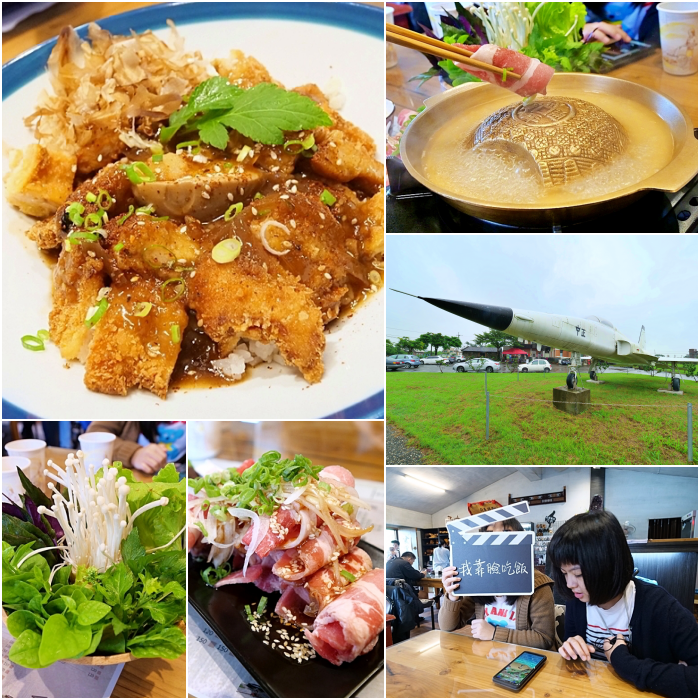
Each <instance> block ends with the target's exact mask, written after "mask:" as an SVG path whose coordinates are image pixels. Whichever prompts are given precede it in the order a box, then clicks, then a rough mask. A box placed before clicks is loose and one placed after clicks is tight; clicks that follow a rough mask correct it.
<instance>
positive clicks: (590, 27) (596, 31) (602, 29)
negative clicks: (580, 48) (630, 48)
mask: <svg viewBox="0 0 700 700" xmlns="http://www.w3.org/2000/svg"><path fill="white" fill-rule="evenodd" d="M583 40H584V41H600V42H601V43H603V44H606V45H607V44H614V43H615V42H616V41H624V42H625V43H629V42H630V41H632V39H631V37H630V36H629V34H627V32H626V31H625V30H624V29H623V28H622V27H621V26H619V25H618V24H608V23H607V22H588V23H587V24H584V25H583Z"/></svg>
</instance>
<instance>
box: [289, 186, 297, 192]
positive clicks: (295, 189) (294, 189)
mask: <svg viewBox="0 0 700 700" xmlns="http://www.w3.org/2000/svg"><path fill="white" fill-rule="evenodd" d="M289 191H290V192H291V193H292V194H296V193H297V186H296V185H294V187H292V189H291V190H289Z"/></svg>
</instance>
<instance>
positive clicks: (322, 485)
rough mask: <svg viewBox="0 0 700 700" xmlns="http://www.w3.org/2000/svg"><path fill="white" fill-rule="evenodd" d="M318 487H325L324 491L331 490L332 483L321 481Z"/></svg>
mask: <svg viewBox="0 0 700 700" xmlns="http://www.w3.org/2000/svg"><path fill="white" fill-rule="evenodd" d="M318 487H319V488H320V489H323V490H324V491H330V490H331V485H330V484H328V483H326V482H325V481H319V482H318Z"/></svg>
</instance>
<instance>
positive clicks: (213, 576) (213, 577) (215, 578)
mask: <svg viewBox="0 0 700 700" xmlns="http://www.w3.org/2000/svg"><path fill="white" fill-rule="evenodd" d="M197 524H198V525H199V524H200V523H197ZM205 536H206V532H205ZM230 573H231V565H230V564H229V562H226V563H224V564H222V565H221V566H217V567H216V568H214V567H213V566H209V567H207V568H206V569H204V571H202V580H203V581H204V583H206V584H207V585H209V586H213V585H214V584H215V583H218V582H219V581H221V579H222V578H225V577H226V576H228V575H229V574H230Z"/></svg>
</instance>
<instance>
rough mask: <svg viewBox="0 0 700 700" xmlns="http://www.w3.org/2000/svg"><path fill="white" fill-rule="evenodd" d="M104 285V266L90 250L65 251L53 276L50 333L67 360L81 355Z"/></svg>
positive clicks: (73, 247)
mask: <svg viewBox="0 0 700 700" xmlns="http://www.w3.org/2000/svg"><path fill="white" fill-rule="evenodd" d="M104 285H105V274H104V263H103V261H102V260H101V259H99V258H97V257H91V256H90V255H88V248H87V247H83V246H80V245H78V246H71V249H70V250H67V249H65V248H64V249H63V250H62V251H61V254H60V256H59V258H58V264H57V265H56V268H55V269H54V275H53V308H52V309H51V313H50V314H49V332H50V334H51V341H52V342H53V343H55V345H56V346H58V348H59V350H60V351H61V356H62V357H63V358H64V359H66V360H75V359H77V358H78V357H79V355H80V354H81V350H82V349H83V344H84V343H85V341H86V339H87V337H88V333H89V329H88V327H87V326H86V325H85V318H86V317H87V314H88V310H89V309H90V307H92V306H93V305H94V304H95V303H96V300H97V295H98V293H99V291H100V289H101V288H102V287H104Z"/></svg>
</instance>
